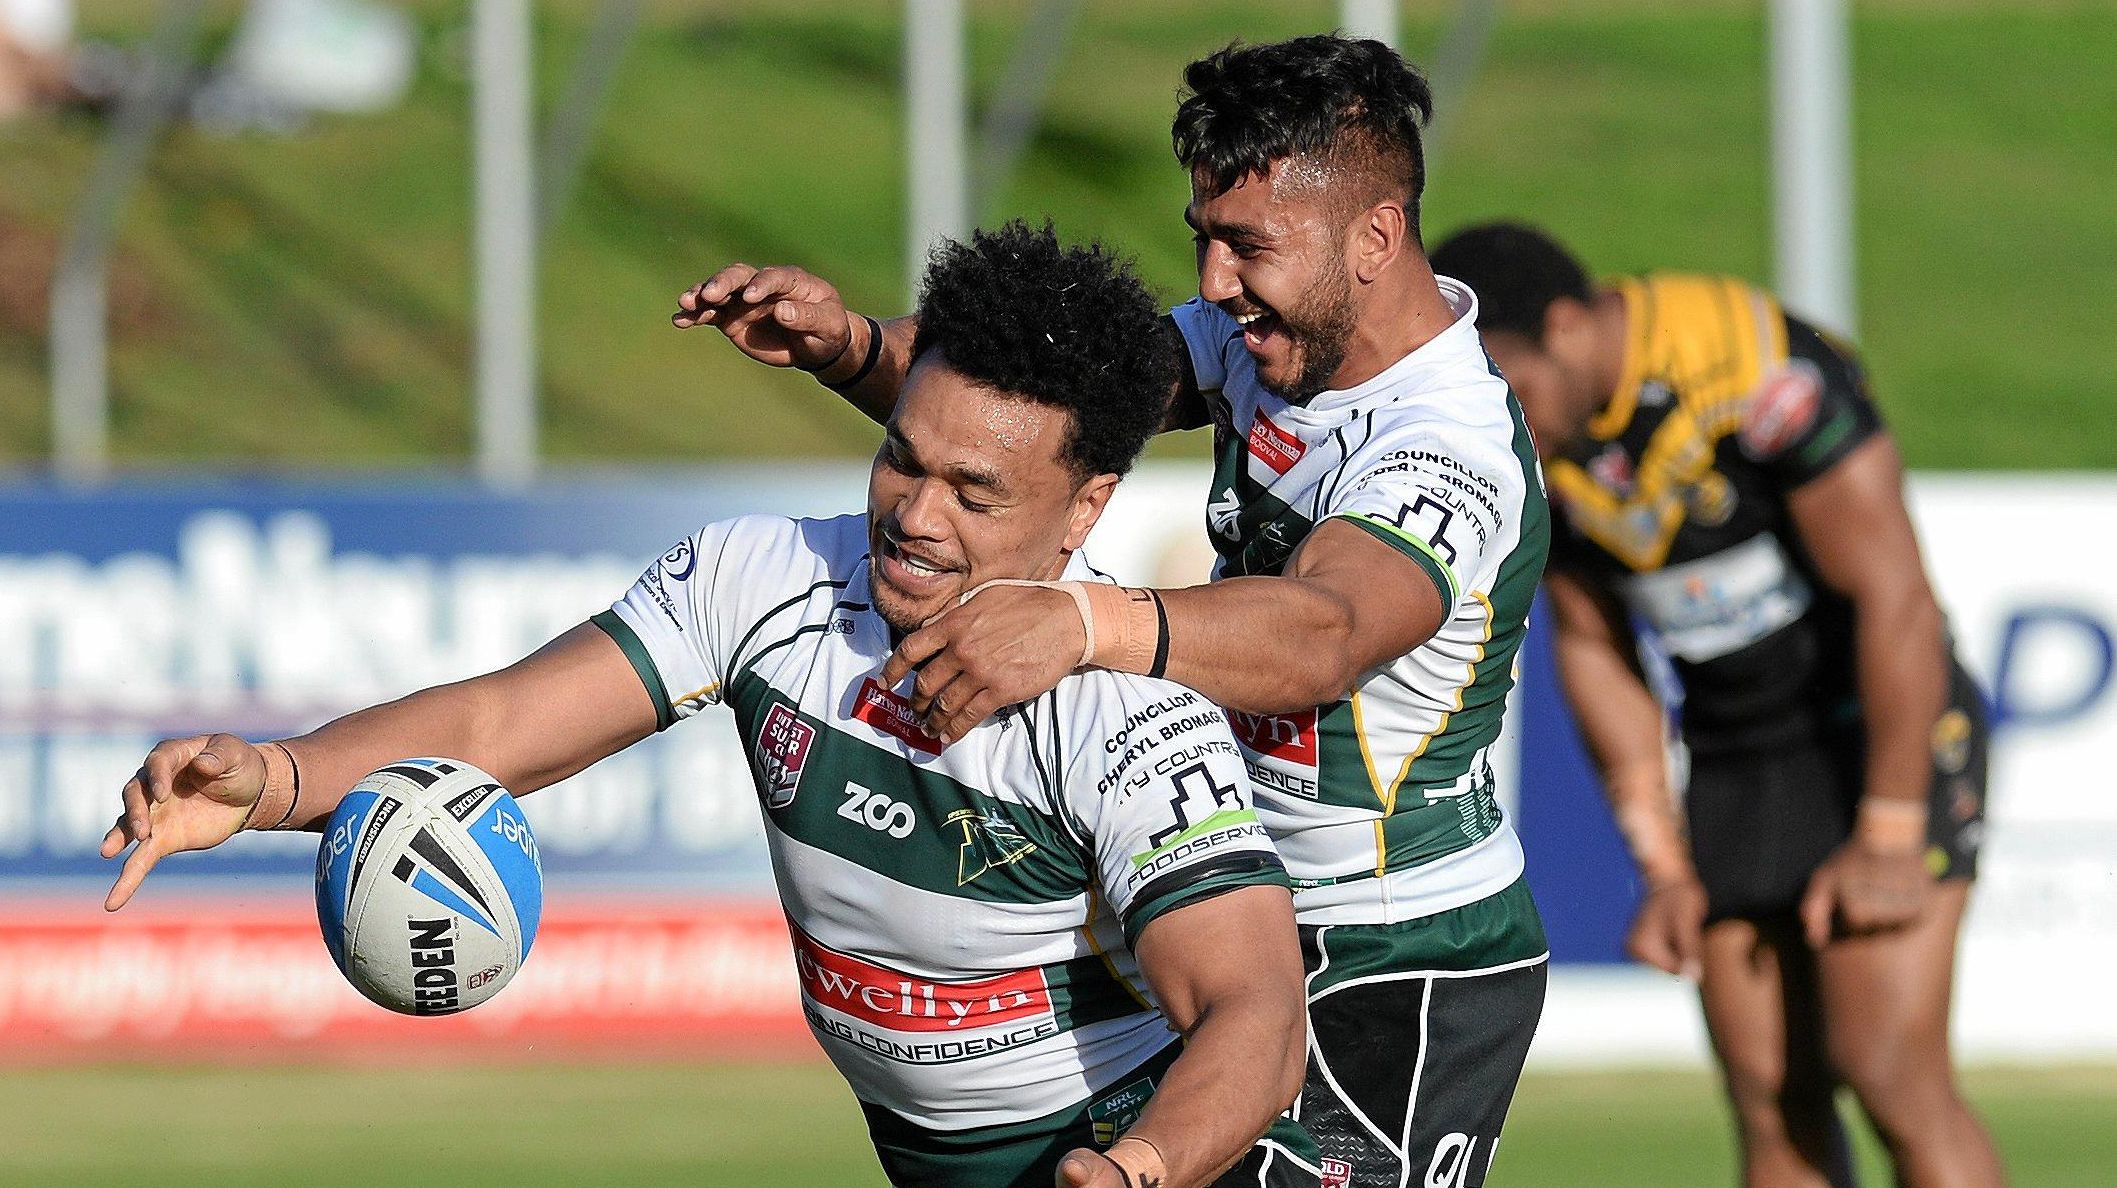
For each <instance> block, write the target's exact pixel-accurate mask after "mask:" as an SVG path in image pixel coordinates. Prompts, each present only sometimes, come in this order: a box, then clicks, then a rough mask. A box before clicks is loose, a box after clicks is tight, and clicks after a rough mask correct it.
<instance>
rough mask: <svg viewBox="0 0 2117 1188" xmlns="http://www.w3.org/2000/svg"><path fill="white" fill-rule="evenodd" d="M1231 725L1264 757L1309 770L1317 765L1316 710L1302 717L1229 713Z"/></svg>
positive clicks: (1236, 734) (1238, 736) (1245, 744)
mask: <svg viewBox="0 0 2117 1188" xmlns="http://www.w3.org/2000/svg"><path fill="white" fill-rule="evenodd" d="M1228 724H1229V725H1231V726H1233V727H1234V728H1235V737H1236V738H1239V739H1241V740H1242V745H1243V746H1246V747H1248V748H1249V749H1250V750H1252V751H1255V752H1257V753H1258V754H1260V755H1264V756H1267V757H1269V758H1273V759H1284V760H1286V761H1287V762H1289V763H1299V764H1302V765H1303V766H1306V767H1314V766H1315V765H1316V711H1315V710H1312V709H1307V710H1302V711H1301V712H1300V713H1298V714H1246V713H1243V712H1242V711H1241V710H1229V711H1228Z"/></svg>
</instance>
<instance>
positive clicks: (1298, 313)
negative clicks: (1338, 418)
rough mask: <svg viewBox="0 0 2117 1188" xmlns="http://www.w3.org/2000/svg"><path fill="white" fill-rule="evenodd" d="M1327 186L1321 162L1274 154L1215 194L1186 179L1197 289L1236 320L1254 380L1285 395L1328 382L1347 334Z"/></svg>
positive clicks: (1338, 239) (1342, 275)
mask: <svg viewBox="0 0 2117 1188" xmlns="http://www.w3.org/2000/svg"><path fill="white" fill-rule="evenodd" d="M1330 185H1331V179H1330V177H1329V176H1328V173H1327V167H1325V166H1321V165H1318V164H1316V163H1314V162H1310V161H1307V160H1305V159H1301V158H1294V159H1289V160H1282V161H1279V162H1276V163H1274V164H1273V166H1272V169H1271V172H1270V173H1268V174H1266V175H1264V176H1262V177H1258V176H1250V177H1245V178H1243V179H1242V180H1240V181H1238V182H1237V183H1236V184H1235V185H1234V186H1232V187H1230V188H1229V189H1228V190H1226V191H1225V192H1223V193H1220V194H1212V193H1211V188H1210V185H1208V184H1207V182H1206V179H1204V178H1194V179H1193V181H1192V187H1191V205H1190V206H1189V207H1188V208H1186V209H1185V211H1184V221H1185V222H1187V223H1189V224H1190V225H1191V230H1192V233H1193V235H1192V238H1193V242H1194V243H1196V245H1197V249H1198V292H1199V295H1200V296H1202V297H1204V298H1205V299H1206V300H1207V301H1210V302H1212V303H1213V304H1215V305H1217V306H1219V307H1220V308H1221V309H1223V310H1225V311H1226V312H1227V313H1228V314H1229V315H1230V316H1232V317H1233V318H1234V319H1235V320H1236V321H1237V322H1240V323H1242V344H1243V346H1245V347H1247V348H1248V349H1249V352H1250V356H1251V358H1253V359H1255V360H1256V361H1257V378H1258V380H1259V381H1260V382H1262V383H1263V384H1264V386H1265V388H1266V389H1268V390H1270V391H1272V392H1274V393H1276V394H1278V395H1279V396H1281V397H1284V398H1285V399H1288V400H1296V401H1298V400H1306V399H1308V398H1309V397H1311V396H1314V395H1315V394H1316V393H1318V392H1321V391H1323V390H1324V389H1326V388H1330V387H1332V386H1334V385H1333V384H1332V377H1333V376H1334V375H1335V374H1336V373H1337V371H1338V370H1339V368H1341V367H1342V366H1343V365H1344V363H1345V354H1346V350H1347V347H1348V345H1349V344H1350V342H1351V340H1352V333H1353V326H1354V321H1355V311H1354V308H1353V296H1352V281H1351V276H1350V273H1349V272H1348V271H1347V269H1346V264H1345V230H1346V220H1345V218H1344V217H1343V210H1342V208H1341V206H1340V204H1339V203H1336V202H1333V201H1331V196H1330V194H1329V190H1330Z"/></svg>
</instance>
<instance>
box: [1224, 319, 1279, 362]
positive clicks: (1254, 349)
mask: <svg viewBox="0 0 2117 1188" xmlns="http://www.w3.org/2000/svg"><path fill="white" fill-rule="evenodd" d="M1233 316H1234V318H1235V324H1236V325H1239V326H1241V327H1242V345H1243V346H1246V347H1248V348H1249V349H1250V353H1251V354H1256V353H1258V352H1260V351H1262V350H1264V344H1265V343H1266V341H1268V340H1269V339H1270V338H1271V337H1272V335H1273V333H1274V332H1276V331H1277V330H1278V329H1279V326H1280V321H1279V315H1278V314H1274V313H1267V312H1265V311H1263V310H1253V311H1250V312H1248V313H1239V314H1235V315H1233Z"/></svg>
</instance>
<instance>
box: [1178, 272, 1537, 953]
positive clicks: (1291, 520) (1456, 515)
mask: <svg viewBox="0 0 2117 1188" xmlns="http://www.w3.org/2000/svg"><path fill="white" fill-rule="evenodd" d="M1440 284H1441V292H1442V294H1443V295H1444V296H1445V297H1446V298H1447V299H1448V302H1449V305H1450V306H1451V308H1452V309H1453V310H1454V311H1455V315H1456V321H1455V323H1454V324H1453V325H1452V326H1450V327H1449V328H1448V329H1447V330H1444V331H1442V332H1441V334H1440V335H1439V336H1438V337H1436V338H1434V339H1433V340H1432V341H1431V342H1428V343H1427V344H1425V345H1424V346H1422V347H1420V348H1419V349H1418V350H1416V351H1413V352H1412V353H1411V354H1409V355H1406V356H1405V357H1404V358H1402V359H1399V360H1397V362H1396V363H1395V364H1393V365H1391V366H1390V367H1389V368H1388V369H1387V370H1385V371H1383V372H1382V373H1381V374H1380V375H1377V376H1375V377H1374V378H1373V379H1371V380H1368V381H1367V382H1366V383H1363V384H1360V385H1359V386H1357V387H1354V388H1351V389H1348V390H1345V391H1330V392H1323V393H1320V394H1318V395H1317V396H1315V397H1314V398H1313V399H1311V400H1309V401H1307V402H1306V403H1304V404H1299V405H1295V404H1289V403H1287V402H1286V401H1285V400H1282V399H1280V398H1279V397H1277V396H1274V395H1272V394H1271V393H1270V392H1267V391H1265V390H1264V388H1263V386H1262V385H1260V384H1259V383H1258V381H1257V369H1256V362H1255V360H1254V359H1252V357H1251V356H1250V353H1249V351H1248V350H1247V349H1246V348H1245V347H1244V346H1243V344H1242V330H1241V328H1240V327H1239V326H1237V325H1236V324H1235V321H1234V319H1232V318H1230V317H1228V316H1227V315H1226V314H1225V313H1223V312H1221V310H1220V309H1219V308H1217V307H1215V306H1213V305H1210V304H1207V303H1205V302H1204V301H1200V300H1192V301H1190V302H1188V303H1186V304H1184V305H1181V306H1178V307H1177V308H1176V309H1175V311H1174V312H1173V317H1174V318H1175V321H1176V324H1177V326H1178V327H1179V328H1180V329H1181V330H1182V331H1183V336H1184V341H1185V343H1186V344H1187V345H1188V346H1189V348H1190V358H1191V366H1192V370H1193V373H1194V375H1195V378H1196V380H1197V384H1198V389H1199V392H1200V394H1201V395H1202V396H1203V397H1204V400H1205V404H1206V407H1207V409H1208V410H1209V411H1210V412H1211V414H1212V417H1213V422H1214V459H1215V467H1214V476H1213V489H1212V497H1211V502H1210V503H1209V504H1208V506H1207V509H1206V519H1207V531H1208V533H1209V534H1210V535H1211V538H1212V541H1213V546H1214V548H1215V550H1216V551H1217V552H1218V553H1219V560H1218V562H1217V564H1216V565H1215V567H1214V573H1213V576H1214V577H1215V578H1216V579H1218V578H1222V577H1236V576H1241V575H1245V574H1278V573H1279V572H1281V570H1282V569H1283V568H1284V567H1285V565H1286V562H1287V560H1288V558H1289V557H1291V556H1292V555H1293V552H1294V550H1295V548H1297V547H1298V546H1299V545H1300V544H1301V542H1302V541H1303V540H1305V539H1306V538H1307V537H1308V534H1309V533H1310V532H1311V531H1313V530H1314V529H1315V527H1316V525H1317V524H1319V523H1322V522H1323V521H1324V520H1326V519H1329V518H1332V517H1337V518H1340V519H1344V520H1346V521H1347V522H1349V523H1351V524H1353V525H1356V526H1357V527H1359V528H1361V529H1364V530H1365V531H1367V532H1368V533H1370V534H1371V535H1373V536H1374V537H1375V538H1376V539H1377V540H1380V541H1382V542H1383V543H1385V544H1388V545H1389V546H1391V547H1392V548H1395V549H1396V550H1397V551H1399V552H1401V553H1402V554H1404V556H1406V557H1408V558H1410V559H1411V561H1412V562H1413V563H1414V564H1415V565H1416V566H1417V567H1418V568H1419V570H1420V571H1421V572H1422V573H1424V575H1425V577H1426V579H1428V580H1430V581H1432V583H1433V585H1434V587H1435V588H1436V589H1437V590H1439V591H1440V595H1441V604H1442V605H1443V606H1444V607H1447V608H1448V613H1447V617H1446V619H1445V620H1444V621H1443V623H1442V624H1441V629H1440V631H1439V633H1437V634H1436V635H1435V636H1434V637H1433V638H1432V639H1430V640H1428V641H1427V642H1425V643H1423V644H1421V645H1419V646H1418V647H1417V648H1415V649H1413V650H1412V651H1411V652H1409V653H1408V654H1406V655H1404V656H1401V657H1398V658H1397V659H1395V660H1392V661H1390V662H1389V663H1387V664H1384V665H1382V666H1381V667H1379V668H1376V669H1373V670H1372V671H1370V672H1367V673H1365V674H1363V675H1362V676H1361V677H1360V680H1359V684H1358V685H1357V687H1356V688H1354V689H1353V690H1351V691H1350V693H1349V695H1348V696H1347V697H1345V698H1344V699H1343V700H1340V701H1336V702H1333V703H1331V704H1329V705H1326V706H1322V707H1319V708H1318V709H1316V710H1310V711H1306V712H1303V713H1298V714H1282V715H1250V714H1241V713H1231V714H1230V715H1229V716H1230V718H1231V719H1232V721H1233V723H1234V726H1235V733H1236V736H1237V738H1238V739H1239V740H1240V742H1241V743H1242V746H1243V749H1244V751H1245V753H1246V755H1247V758H1248V760H1249V764H1250V776H1251V779H1252V781H1253V782H1254V783H1255V785H1256V792H1257V810H1258V814H1259V816H1260V817H1262V818H1263V820H1264V823H1265V826H1266V827H1267V828H1268V829H1270V830H1271V834H1272V837H1273V839H1274V840H1275V841H1276V842H1277V843H1278V846H1279V853H1280V855H1281V857H1282V858H1284V859H1285V862H1286V869H1287V873H1288V874H1289V875H1291V876H1292V877H1293V880H1294V888H1295V906H1296V908H1297V911H1298V913H1299V917H1300V920H1301V922H1302V923H1303V924H1387V923H1394V922H1397V921H1400V920H1408V919H1414V918H1417V917H1421V916H1428V915H1432V914H1433V913H1435V912H1442V911H1447V910H1449V909H1451V908H1456V907H1461V906H1463V905H1465V904H1468V903H1474V902H1476V901H1478V900H1480V899H1483V898H1485V897H1487V896H1489V895H1492V894H1495V893H1496V892H1498V891H1500V890H1502V889H1504V888H1506V887H1507V886H1508V885H1509V884H1511V883H1512V882H1514V880H1515V879H1516V878H1518V877H1520V875H1521V873H1522V852H1521V844H1520V842H1519V841H1518V840H1517V839H1516V837H1515V835H1514V831H1513V829H1512V827H1511V826H1510V825H1509V824H1508V823H1507V822H1506V821H1504V820H1503V819H1502V818H1501V814H1500V810H1499V805H1498V802H1497V801H1496V800H1495V799H1494V796H1493V773H1492V763H1491V761H1490V751H1491V748H1492V746H1493V744H1494V742H1495V741H1496V740H1497V739H1498V738H1499V733H1500V721H1501V718H1502V716H1503V714H1504V712H1505V710H1506V704H1507V693H1508V690H1510V689H1511V688H1513V685H1514V659H1515V653H1516V651H1517V650H1518V649H1519V648H1520V647H1521V642H1522V636H1523V633H1524V631H1525V630H1526V628H1527V621H1528V616H1529V605H1530V603H1531V601H1532V600H1533V599H1534V597H1535V594H1536V584H1537V581H1538V579H1539V578H1540V577H1541V575H1542V573H1543V568H1544V555H1545V552H1546V550H1547V548H1548V546H1549V540H1550V511H1549V508H1548V507H1547V506H1546V504H1545V501H1544V491H1543V481H1542V475H1541V473H1540V472H1539V470H1538V468H1537V462H1536V451H1535V448H1534V447H1533V445H1532V444H1531V442H1530V439H1529V430H1528V427H1527V425H1526V423H1525V422H1524V421H1523V419H1522V412H1521V406H1520V405H1519V404H1518V403H1517V402H1516V401H1515V399H1514V394H1513V393H1512V391H1510V390H1509V388H1508V387H1507V383H1506V381H1505V380H1503V379H1501V378H1500V377H1499V373H1498V372H1497V371H1496V370H1494V369H1493V367H1492V365H1491V363H1490V361H1489V360H1488V359H1487V358H1486V357H1485V352H1484V348H1483V347H1482V346H1481V345H1480V344H1479V341H1478V337H1477V330H1476V317H1477V302H1476V298H1475V297H1473V296H1472V295H1471V292H1470V290H1469V289H1468V288H1466V287H1464V286H1463V285H1461V284H1459V283H1457V282H1455V281H1453V280H1449V279H1447V278H1445V277H1444V278H1442V279H1441V282H1440Z"/></svg>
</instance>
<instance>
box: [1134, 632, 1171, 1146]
mask: <svg viewBox="0 0 2117 1188" xmlns="http://www.w3.org/2000/svg"><path fill="white" fill-rule="evenodd" d="M1147 597H1149V598H1152V599H1153V600H1154V626H1155V628H1156V630H1155V634H1154V663H1152V664H1150V665H1148V666H1147V675H1148V676H1150V677H1153V678H1154V679H1156V680H1160V679H1161V678H1162V677H1163V676H1166V675H1167V674H1168V671H1169V608H1168V607H1166V606H1163V605H1162V603H1161V595H1159V594H1157V593H1155V592H1154V591H1153V590H1148V591H1147ZM1140 1141H1141V1142H1146V1140H1145V1139H1141V1140H1140ZM1157 1154H1159V1152H1157Z"/></svg>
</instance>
